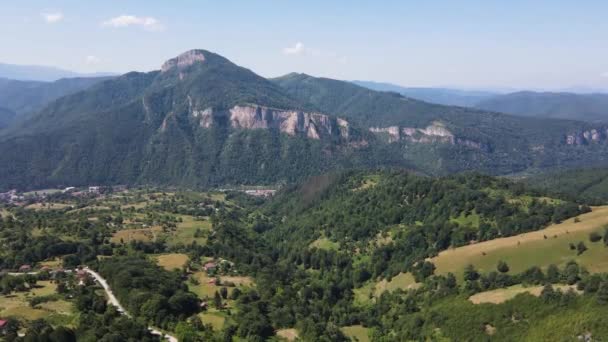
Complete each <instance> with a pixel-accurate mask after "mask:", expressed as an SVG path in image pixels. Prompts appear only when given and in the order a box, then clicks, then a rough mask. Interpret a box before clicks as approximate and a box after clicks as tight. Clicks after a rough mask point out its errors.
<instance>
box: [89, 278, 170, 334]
mask: <svg viewBox="0 0 608 342" xmlns="http://www.w3.org/2000/svg"><path fill="white" fill-rule="evenodd" d="M84 271H85V272H87V273H88V274H90V275H91V276H92V277H93V278H95V280H96V281H97V282H98V283H99V285H101V287H103V289H104V290H105V291H106V294H107V295H108V299H109V302H110V304H112V305H114V306H115V307H116V309H118V312H120V313H122V314H124V315H127V316H129V317H131V315H129V313H128V312H127V310H125V308H124V307H123V306H122V305H121V304H120V302H119V301H118V298H116V296H114V293H113V292H112V289H111V288H110V286H109V285H108V282H107V281H106V280H105V279H104V278H103V277H102V276H101V275H100V274H99V273H97V272H95V271H93V270H92V269H90V268H88V267H85V268H84ZM148 330H149V331H150V332H151V333H152V334H153V335H157V336H161V337H164V338H165V339H166V340H167V341H169V342H178V340H177V338H176V337H175V336H171V335H167V334H165V333H163V332H162V331H160V330H159V329H157V328H154V327H148Z"/></svg>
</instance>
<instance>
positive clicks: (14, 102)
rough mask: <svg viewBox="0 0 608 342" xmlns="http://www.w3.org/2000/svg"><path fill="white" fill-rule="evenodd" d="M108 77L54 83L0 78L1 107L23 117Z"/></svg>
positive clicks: (61, 80) (65, 80)
mask: <svg viewBox="0 0 608 342" xmlns="http://www.w3.org/2000/svg"><path fill="white" fill-rule="evenodd" d="M108 79H109V78H106V77H92V78H65V79H60V80H58V81H54V82H40V81H17V80H11V79H3V78H0V107H4V108H7V109H10V110H11V111H13V112H15V113H16V114H17V115H19V116H21V115H23V114H26V113H30V112H34V111H37V110H40V109H42V108H43V107H45V106H46V105H47V104H49V103H50V102H52V101H54V100H56V99H58V98H60V97H63V96H66V95H70V94H73V93H76V92H78V91H81V90H84V89H87V88H89V87H91V86H92V85H94V84H96V83H99V82H103V81H105V80H108Z"/></svg>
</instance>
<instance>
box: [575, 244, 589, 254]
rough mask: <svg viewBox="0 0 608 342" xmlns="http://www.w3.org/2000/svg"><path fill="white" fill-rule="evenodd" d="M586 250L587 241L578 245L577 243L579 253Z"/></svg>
mask: <svg viewBox="0 0 608 342" xmlns="http://www.w3.org/2000/svg"><path fill="white" fill-rule="evenodd" d="M586 250H587V246H585V243H584V242H583V241H581V242H579V243H578V245H576V251H577V255H581V254H583V253H585V251H586Z"/></svg>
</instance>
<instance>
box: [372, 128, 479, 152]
mask: <svg viewBox="0 0 608 342" xmlns="http://www.w3.org/2000/svg"><path fill="white" fill-rule="evenodd" d="M370 131H371V132H373V133H376V134H385V135H387V136H388V142H389V143H393V142H400V141H405V142H412V143H420V144H433V143H440V144H450V145H462V146H467V147H470V148H474V149H480V150H485V149H487V146H485V145H484V144H482V143H480V142H476V141H473V140H469V139H464V138H460V137H457V136H456V135H454V134H453V133H452V132H451V131H450V130H448V129H447V128H446V127H445V125H443V123H441V122H438V121H436V122H433V123H432V124H431V125H429V126H427V127H426V128H414V127H399V126H390V127H372V128H370Z"/></svg>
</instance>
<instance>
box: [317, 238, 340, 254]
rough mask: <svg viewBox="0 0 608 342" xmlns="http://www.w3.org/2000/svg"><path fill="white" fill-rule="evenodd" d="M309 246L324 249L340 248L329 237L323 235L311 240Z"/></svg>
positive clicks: (333, 249) (334, 249)
mask: <svg viewBox="0 0 608 342" xmlns="http://www.w3.org/2000/svg"><path fill="white" fill-rule="evenodd" d="M310 248H318V249H324V250H327V251H336V250H338V249H339V248H340V244H338V243H337V242H333V241H331V240H330V239H328V238H326V237H323V238H319V239H317V240H315V241H313V242H312V243H311V244H310Z"/></svg>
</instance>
